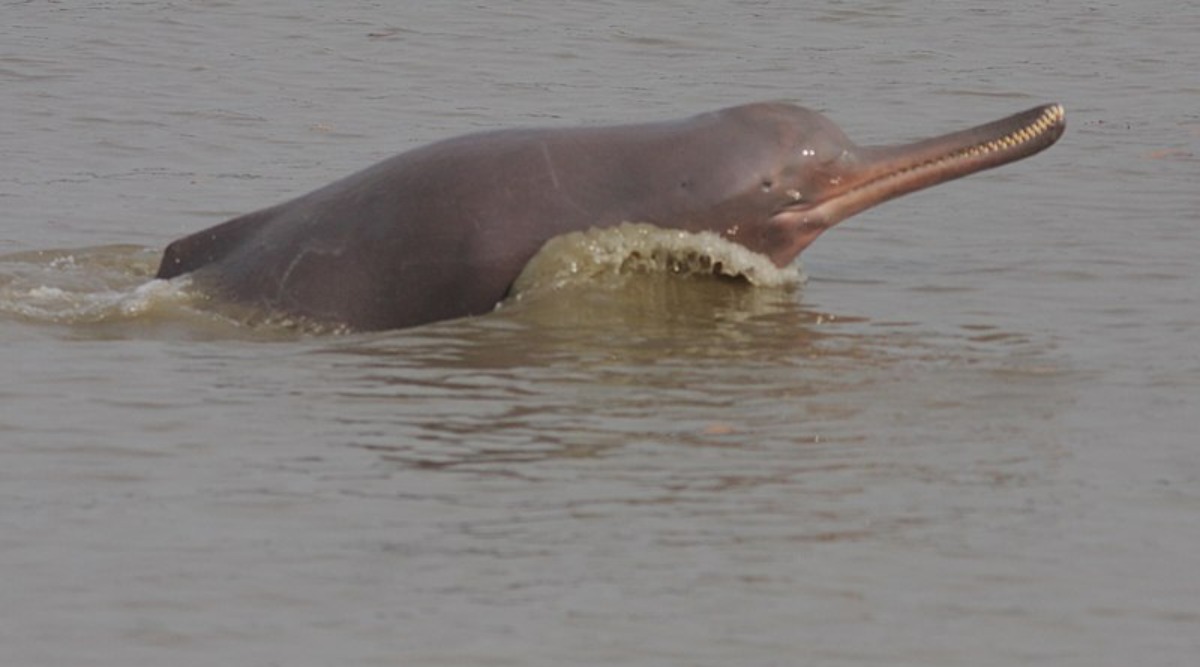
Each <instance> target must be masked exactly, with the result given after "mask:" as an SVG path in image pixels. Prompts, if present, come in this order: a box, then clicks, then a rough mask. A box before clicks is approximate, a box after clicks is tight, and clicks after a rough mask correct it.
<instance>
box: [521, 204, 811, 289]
mask: <svg viewBox="0 0 1200 667" xmlns="http://www.w3.org/2000/svg"><path fill="white" fill-rule="evenodd" d="M637 273H664V274H675V275H682V276H716V277H726V278H736V279H741V280H745V281H746V282H747V283H750V284H751V285H756V286H763V287H789V286H794V285H798V284H800V283H802V282H804V280H805V278H804V274H803V272H802V271H801V269H800V266H799V264H798V263H797V264H793V265H791V266H788V267H785V268H782V269H781V268H779V267H776V266H775V265H774V264H773V263H771V261H770V260H769V259H767V258H766V257H765V256H763V255H760V254H758V253H755V252H752V251H750V250H748V249H746V248H745V247H743V246H740V245H738V244H736V243H733V242H730V241H728V240H726V239H724V238H722V237H721V236H719V235H717V234H714V233H712V232H699V233H695V232H687V231H681V230H675V229H663V228H661V227H657V226H655V225H651V224H646V223H628V222H627V223H623V224H621V225H618V226H616V227H610V228H605V229H589V230H587V231H584V232H571V233H569V234H563V235H561V236H557V237H555V238H553V239H550V240H549V241H547V242H546V244H545V245H544V246H542V249H541V251H539V252H538V254H537V255H536V256H534V258H533V259H532V260H530V261H529V263H528V264H527V265H526V266H525V269H524V270H523V271H522V272H521V275H520V276H519V277H518V278H517V280H516V282H515V283H514V284H513V295H514V296H515V297H516V298H523V297H524V296H527V295H530V294H533V293H541V292H545V291H553V290H558V289H562V288H564V287H569V286H573V285H582V284H589V283H594V282H597V281H603V280H606V279H612V278H618V277H621V276H628V275H632V274H637Z"/></svg>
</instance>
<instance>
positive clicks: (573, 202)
mask: <svg viewBox="0 0 1200 667" xmlns="http://www.w3.org/2000/svg"><path fill="white" fill-rule="evenodd" d="M1064 128H1065V114H1064V111H1063V108H1062V106H1060V105H1058V104H1049V105H1045V106H1040V107H1036V108H1034V109H1030V110H1028V111H1025V112H1022V113H1018V114H1014V115H1012V116H1009V117H1007V118H1004V119H1002V120H998V121H995V122H992V123H988V124H985V125H980V126H978V127H974V128H971V129H968V130H963V131H959V132H954V133H951V134H946V135H943V136H939V137H935V138H932V139H926V140H923V141H918V142H915V143H909V144H904V145H896V146H857V145H855V144H854V143H852V142H851V141H850V140H849V139H847V138H846V136H845V135H844V134H843V133H842V131H841V130H840V129H838V127H837V126H836V125H834V124H833V122H832V121H830V120H829V119H827V118H826V117H825V116H823V115H821V114H819V113H817V112H815V111H811V110H808V109H805V108H802V107H798V106H794V105H791V104H784V103H778V102H767V103H757V104H747V105H744V106H737V107H732V108H728V109H722V110H720V111H713V112H710V113H704V114H700V115H698V116H692V117H690V118H686V119H683V120H675V121H666V122H655V123H646V124H636V125H619V126H610V127H577V128H543V129H510V130H500V131H493V132H484V133H479V134H470V135H466V136H461V137H457V138H452V139H447V140H444V141H439V142H437V143H433V144H430V145H428V146H424V147H422V148H417V149H414V150H411V151H408V152H406V153H402V154H400V155H397V156H395V157H392V158H390V159H387V160H384V161H383V162H380V163H379V164H376V165H375V166H372V167H369V168H367V169H365V170H363V171H360V172H358V173H355V174H352V175H350V176H347V177H345V178H343V179H341V180H339V181H336V182H334V183H332V184H330V185H327V186H325V187H323V188H320V189H318V190H315V191H313V192H310V193H308V194H306V195H303V196H301V197H298V198H296V199H292V200H291V201H288V202H285V203H282V204H279V205H276V206H272V207H270V208H266V209H263V210H260V211H257V212H254V213H250V214H247V215H243V216H241V217H238V218H234V219H233V220H230V221H228V222H225V223H223V224H220V225H217V226H215V227H212V228H209V229H206V230H204V231H201V232H197V233H195V234H192V235H190V236H186V237H184V238H182V239H179V240H177V241H175V242H174V243H172V244H170V245H169V246H168V247H167V249H166V251H165V253H164V255H163V259H162V263H161V265H160V266H159V269H158V274H157V277H158V278H172V277H175V276H179V275H182V274H191V276H192V280H193V285H194V286H195V287H196V288H198V289H200V290H202V291H204V292H207V293H209V294H211V295H213V296H214V297H216V298H218V299H227V300H231V301H233V302H237V303H242V304H246V305H249V306H251V307H253V308H255V309H262V310H264V311H267V312H276V313H284V314H287V315H292V316H299V317H301V318H305V319H308V320H312V321H316V322H322V323H328V324H334V325H340V326H346V327H349V328H351V329H356V330H380V329H394V328H400V327H408V326H414V325H418V324H423V323H426V322H433V321H436V320H442V319H448V318H454V317H460V316H465V315H475V314H481V313H486V312H489V311H491V310H493V309H494V307H495V306H496V304H497V303H498V302H500V301H502V300H503V299H504V298H505V295H506V294H507V292H508V290H509V287H510V286H511V285H512V283H513V281H514V280H515V279H516V277H517V276H518V274H520V272H521V269H522V268H523V267H524V266H525V264H526V263H527V262H528V261H529V259H530V258H531V257H533V256H534V255H535V254H536V253H537V251H538V249H539V248H541V247H542V245H543V244H544V243H545V242H546V241H547V240H549V239H551V238H553V237H555V236H558V235H560V234H564V233H567V232H573V231H582V230H586V229H588V228H604V227H611V226H615V225H618V224H620V223H623V222H644V223H651V224H654V225H657V226H660V227H663V228H668V229H679V230H686V231H692V232H701V231H710V232H715V233H717V234H719V235H721V236H722V237H724V238H726V239H728V240H730V241H733V242H735V243H738V244H741V245H743V246H745V247H746V248H748V249H750V250H752V251H754V252H757V253H761V254H762V255H765V256H766V257H768V258H769V259H770V260H771V261H772V262H774V263H775V264H776V265H777V266H780V267H783V266H786V265H788V264H789V263H791V262H792V261H793V260H795V258H796V257H797V255H799V254H800V252H801V251H802V250H804V249H805V248H806V247H807V246H808V245H809V244H810V243H812V242H813V240H814V239H816V238H817V236H819V235H820V234H821V233H822V232H824V231H825V230H826V229H829V228H830V227H832V226H833V225H835V224H837V223H838V222H840V221H842V220H844V219H846V218H847V217H849V216H851V215H853V214H855V213H858V212H859V211H862V210H864V209H867V208H869V207H872V206H875V205H876V204H879V203H881V202H884V201H887V200H888V199H892V198H893V197H898V196H900V195H902V194H905V193H908V192H913V191H914V190H920V189H922V188H927V187H929V186H931V185H935V184H937V183H942V182H944V181H948V180H951V179H955V178H959V177H962V176H966V175H968V174H972V173H975V172H977V171H982V170H984V169H990V168H992V167H997V166H999V165H1002V164H1005V163H1008V162H1012V161H1014V160H1018V159H1021V158H1024V157H1027V156H1030V155H1033V154H1034V153H1037V152H1039V151H1041V150H1043V149H1045V148H1047V147H1048V146H1050V145H1051V144H1053V143H1054V142H1055V141H1056V140H1057V139H1058V137H1059V136H1061V134H1062V133H1063V130H1064Z"/></svg>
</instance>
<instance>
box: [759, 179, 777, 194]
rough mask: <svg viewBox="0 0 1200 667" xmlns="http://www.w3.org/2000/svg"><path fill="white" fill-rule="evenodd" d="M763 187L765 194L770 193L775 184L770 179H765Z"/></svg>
mask: <svg viewBox="0 0 1200 667" xmlns="http://www.w3.org/2000/svg"><path fill="white" fill-rule="evenodd" d="M761 185H762V191H763V192H770V191H771V188H773V187H775V182H774V181H772V180H771V179H769V178H764V179H762V183H761Z"/></svg>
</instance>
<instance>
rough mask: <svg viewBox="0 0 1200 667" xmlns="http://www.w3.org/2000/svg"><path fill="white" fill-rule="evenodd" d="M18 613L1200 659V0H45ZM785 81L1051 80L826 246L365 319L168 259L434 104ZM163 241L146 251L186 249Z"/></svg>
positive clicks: (7, 579)
mask: <svg viewBox="0 0 1200 667" xmlns="http://www.w3.org/2000/svg"><path fill="white" fill-rule="evenodd" d="M4 15H5V21H4V22H3V27H0V80H2V82H3V85H2V86H0V101H2V102H3V104H2V105H0V108H2V109H3V112H2V113H3V118H4V120H5V122H4V123H3V125H0V154H3V155H4V158H5V159H4V160H3V161H0V202H2V203H3V210H4V214H3V222H2V224H0V254H3V255H5V257H4V258H3V260H0V297H2V298H0V346H2V347H0V350H2V352H0V354H2V355H3V360H4V364H5V370H6V372H5V373H3V376H2V378H3V379H2V380H0V573H2V574H3V576H2V577H0V582H2V583H0V596H2V597H3V599H4V601H5V605H4V607H3V611H0V646H3V647H4V648H3V651H4V654H5V656H6V660H5V661H6V663H11V664H23V665H63V664H91V665H128V664H158V663H167V664H173V665H191V664H196V665H211V664H214V663H219V662H224V663H231V664H252V665H270V664H284V663H290V664H347V665H376V664H389V665H390V664H396V665H563V664H606V665H611V664H627V665H678V664H689V665H691V664H694V665H729V664H744V665H746V664H748V665H793V664H821V665H869V664H885V665H922V666H929V665H962V664H972V665H1014V664H1054V665H1087V666H1089V667H1090V666H1094V665H1127V664H1153V665H1188V664H1192V663H1193V662H1194V661H1195V656H1196V655H1198V654H1200V640H1198V639H1197V638H1198V637H1200V583H1197V579H1196V577H1195V576H1194V575H1193V572H1194V570H1195V565H1196V557H1195V553H1196V552H1197V551H1198V550H1200V457H1198V455H1197V453H1196V452H1197V449H1196V447H1197V446H1196V435H1195V434H1196V432H1197V430H1198V427H1200V418H1198V417H1197V416H1196V414H1197V408H1198V407H1200V400H1198V399H1197V397H1198V395H1200V394H1198V391H1200V347H1198V346H1197V345H1196V342H1195V340H1196V332H1197V330H1198V327H1200V297H1198V294H1200V292H1198V291H1197V289H1196V278H1195V270H1194V267H1195V266H1196V258H1197V256H1198V254H1200V231H1198V228H1200V225H1198V224H1197V223H1200V213H1198V211H1200V205H1198V204H1200V199H1198V196H1197V193H1196V187H1195V186H1196V182H1197V175H1198V173H1200V166H1198V161H1197V158H1196V154H1197V151H1198V150H1200V113H1198V112H1197V109H1198V108H1200V104H1198V103H1200V86H1197V84H1196V81H1195V78H1194V73H1195V72H1196V71H1200V50H1198V49H1197V48H1196V46H1195V34H1196V31H1197V29H1200V8H1198V7H1197V5H1196V3H1194V2H1188V3H1167V2H1143V3H1127V4H1125V5H1112V4H1096V5H1083V4H1079V3H1065V4H1064V3H1058V4H1050V5H1047V4H1045V3H1034V2H1018V3H1008V4H1004V5H998V4H995V3H973V2H952V3H944V2H943V3H933V2H840V3H830V4H826V5H823V6H822V7H819V8H811V9H809V8H797V7H794V6H792V5H791V4H789V3H776V2H730V3H718V2H704V3H694V2H690V3H673V2H665V3H657V4H654V5H645V4H644V3H625V2H597V3H588V4H580V5H577V6H573V5H563V4H562V3H547V2H534V3H523V4H521V5H519V6H515V7H513V8H508V7H500V6H497V7H491V6H470V7H467V6H455V5H430V6H428V7H412V8H408V7H405V8H398V7H397V8H391V7H383V6H376V5H374V4H371V3H349V4H339V5H337V6H336V7H322V6H319V3H305V2H299V3H297V2H295V1H289V2H286V3H284V2H259V3H253V4H252V5H242V4H231V3H216V2H213V3H188V4H182V5H181V4H178V3H140V4H123V3H91V4H87V5H60V4H45V3H22V4H9V5H7V6H5V8H4ZM758 99H791V100H796V101H798V102H800V103H802V104H805V105H808V106H810V107H813V108H816V109H818V110H821V111H824V112H827V113H828V114H829V115H830V116H831V117H833V118H834V119H835V120H836V121H837V122H838V123H839V124H840V125H841V126H842V127H843V129H844V130H845V131H846V132H847V134H848V135H850V136H851V137H852V138H854V139H856V140H858V141H860V142H862V143H882V142H898V141H906V140H910V139H915V138H918V137H921V136H927V135H933V134H939V133H942V132H946V131H949V130H952V129H957V128H960V127H966V126H970V125H974V124H976V123H980V122H984V121H987V120H990V119H993V118H997V117H1000V116H1003V115H1006V114H1008V113H1011V112H1014V111H1018V110H1021V109H1024V108H1027V107H1031V106H1034V105H1035V104H1039V103H1043V102H1049V101H1059V102H1062V103H1064V104H1065V106H1066V107H1067V110H1068V131H1067V135H1066V136H1065V137H1064V138H1063V140H1062V141H1061V142H1060V143H1059V144H1058V145H1057V146H1055V147H1054V148H1052V149H1051V150H1049V151H1047V152H1046V153H1044V154H1042V155H1039V156H1037V157H1035V158H1032V159H1030V160H1028V161H1024V162H1021V163H1018V164H1015V165H1010V166H1008V167H1005V168H1003V169H1001V170H997V171H993V172H988V173H987V174H983V175H979V176H975V177H972V178H970V179H966V180H964V181H960V182H955V183H953V184H949V185H945V186H942V187H938V188H934V189H932V190H930V191H927V192H923V193H919V194H916V195H912V196H909V197H905V198H903V199H901V200H897V201H895V202H890V203H888V204H886V205H884V206H881V207H880V208H878V209H875V210H872V211H870V212H867V213H865V214H863V215H860V216H857V217H855V218H854V219H852V220H850V221H848V222H846V223H844V224H843V225H842V226H841V227H839V228H837V229H835V230H834V231H832V232H830V233H829V234H827V235H826V236H824V237H823V238H822V239H820V240H819V241H818V242H817V243H816V244H815V245H814V246H813V247H811V248H810V249H809V250H808V251H807V252H806V253H805V255H804V270H805V272H806V273H807V274H808V276H809V281H808V282H807V284H805V285H803V286H802V287H787V286H784V287H761V288H747V287H746V286H745V285H738V284H735V283H729V282H726V281H718V280H703V279H696V278H683V279H671V277H670V276H665V275H654V274H645V275H643V276H641V278H640V279H634V280H629V281H624V282H623V283H622V284H621V285H619V286H614V285H611V284H606V285H598V286H596V288H595V289H587V288H586V287H587V286H586V285H583V286H580V285H576V286H572V287H570V288H568V289H566V290H565V291H563V292H562V293H561V294H560V295H557V298H555V295H551V297H550V298H538V299H532V300H528V301H527V302H523V303H518V304H515V305H513V306H512V307H508V308H504V309H502V310H501V311H499V312H497V313H495V314H493V315H489V316H486V317H478V318H472V319H467V320H460V321H454V322H445V323H440V324H436V325H432V326H429V327H422V328H418V329H413V330H408V331H402V332H390V333H381V334H372V335H312V334H310V333H306V332H304V331H296V330H291V329H287V328H286V327H284V328H277V329H271V328H267V329H265V330H264V329H254V328H248V327H245V326H242V325H239V324H238V323H236V322H231V321H229V320H226V319H222V318H220V317H215V316H210V315H208V314H206V313H205V311H204V310H203V309H196V308H194V307H192V306H191V305H189V303H188V302H187V300H186V298H183V297H180V298H178V299H177V298H176V297H177V296H178V295H175V294H171V293H162V292H156V291H154V290H156V289H160V288H154V287H145V285H146V284H147V280H148V279H149V276H150V275H151V274H152V272H153V270H154V266H155V263H156V257H157V251H158V250H159V249H160V248H161V247H162V246H164V245H165V244H166V243H168V242H169V241H171V240H173V239H174V238H177V237H179V236H181V235H183V234H186V233H190V232H192V231H195V230H198V229H201V228H203V227H205V226H208V225H211V224H214V223H216V222H220V221H222V220H224V219H226V218H229V217H232V216H234V215H237V214H240V213H245V212H248V211H251V210H254V209H257V208H260V207H263V206H266V205H270V204H273V203H276V202H278V201H281V200H283V199H285V198H288V197H290V196H294V195H296V194H300V193H303V192H305V191H307V190H309V189H311V188H314V187H317V186H319V185H322V184H324V183H327V182H329V181H331V180H333V179H335V178H338V177H340V176H342V175H345V174H347V173H349V172H351V171H353V170H356V169H359V168H361V167H364V166H366V165H368V164H370V163H372V162H374V161H376V160H379V159H382V158H384V157H386V156H388V155H391V154H394V153H396V152H398V151H401V150H404V149H406V148H410V147H414V146H417V145H420V144H423V143H426V142H428V141H432V140H435V139H438V138H442V137H446V136H450V135H454V134H459V133H464V132H469V131H475V130H480V129H492V128H499V127H509V126H513V125H547V124H555V125H557V124H585V123H601V122H606V123H607V122H624V121H633V120H649V119H655V118H672V117H678V116H684V115H688V114H692V113H696V112H699V111H704V110H708V109H712V108H718V107H720V106H723V105H731V104H738V103H742V102H746V101H751V100H758ZM152 284H153V283H151V285H152Z"/></svg>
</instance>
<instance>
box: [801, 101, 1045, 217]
mask: <svg viewBox="0 0 1200 667" xmlns="http://www.w3.org/2000/svg"><path fill="white" fill-rule="evenodd" d="M1065 128H1066V112H1065V111H1063V108H1062V106H1061V105H1059V104H1048V105H1045V106H1040V107H1036V108H1033V109H1030V110H1028V111H1024V112H1022V113H1018V114H1014V115H1012V116H1009V117H1008V118H1004V119H1002V120H998V121H995V122H992V123H987V124H986V125H980V126H978V127H973V128H971V129H969V130H962V131H960V132H953V133H951V134H945V135H942V136H940V137H934V138H932V139H925V140H923V141H918V142H915V143H911V144H904V145H901V146H864V147H860V148H856V149H854V150H853V151H852V152H850V153H848V154H847V156H846V160H847V161H848V162H849V164H847V165H845V172H843V173H842V174H840V175H841V178H840V179H839V182H837V183H836V184H835V185H834V187H833V188H832V189H831V190H830V191H829V192H827V193H826V196H825V197H823V198H822V201H819V202H817V203H816V205H815V206H813V207H812V208H811V209H810V210H809V213H810V215H811V214H815V216H814V217H815V218H816V219H817V220H820V221H821V224H823V225H824V227H825V228H826V229H828V228H829V227H831V226H833V225H834V224H836V223H837V222H839V221H841V220H844V219H846V218H848V217H850V216H852V215H854V214H855V213H858V212H860V211H862V210H865V209H867V208H870V207H872V206H875V205H876V204H879V203H882V202H885V201H887V200H889V199H892V198H895V197H899V196H900V195H903V194H906V193H909V192H914V191H916V190H921V189H924V188H927V187H930V186H932V185H937V184H938V183H944V182H946V181H949V180H953V179H956V178H961V177H963V176H966V175H968V174H973V173H975V172H977V171H983V170H984V169H991V168H993V167H998V166H1000V165H1002V164H1007V163H1009V162H1012V161H1014V160H1020V159H1021V158H1025V157H1029V156H1030V155H1033V154H1035V153H1038V152H1039V151H1042V150H1044V149H1046V148H1048V147H1049V146H1050V145H1051V144H1053V143H1054V142H1055V141H1057V140H1058V138H1059V137H1060V136H1062V133H1063V130H1064V129H1065ZM839 171H840V170H839Z"/></svg>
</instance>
